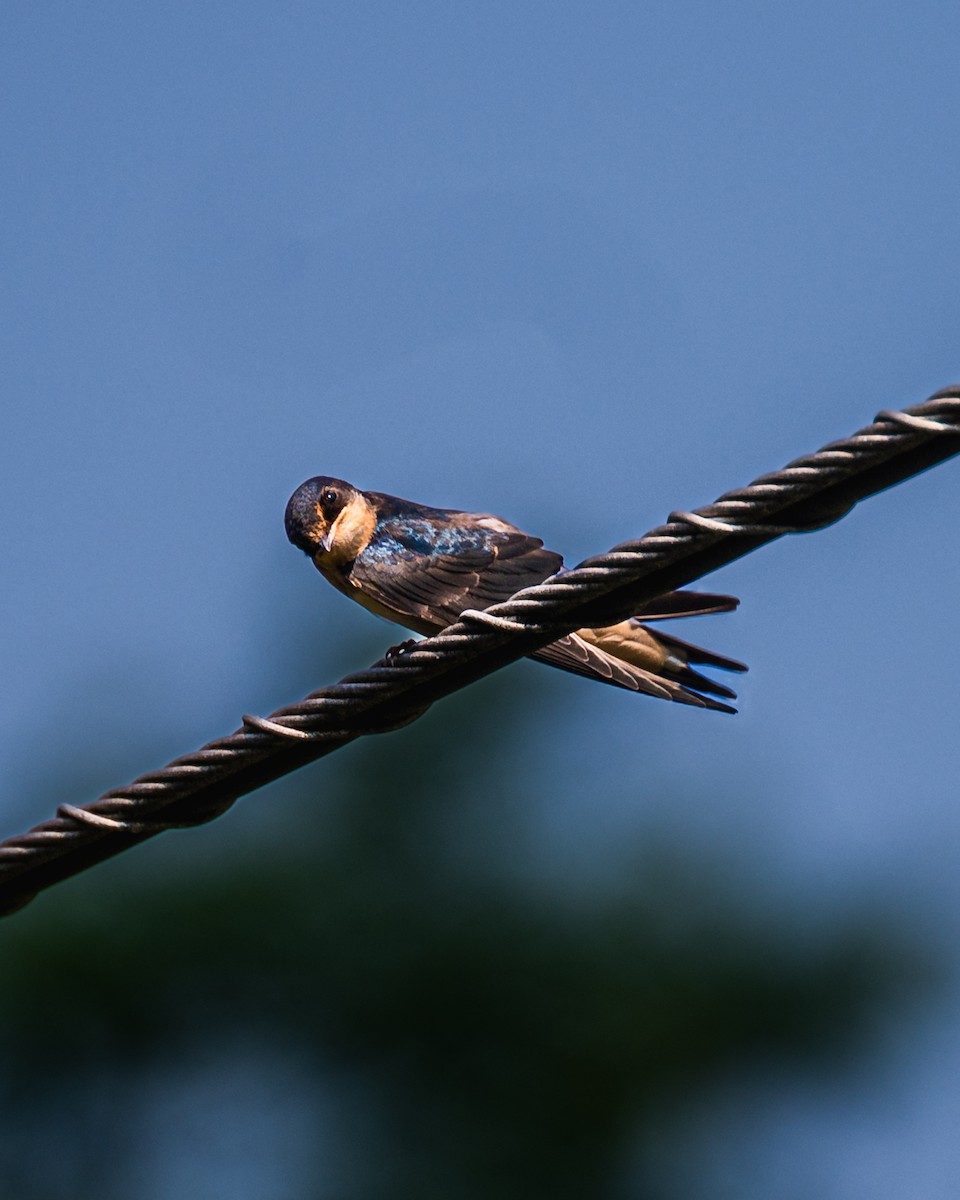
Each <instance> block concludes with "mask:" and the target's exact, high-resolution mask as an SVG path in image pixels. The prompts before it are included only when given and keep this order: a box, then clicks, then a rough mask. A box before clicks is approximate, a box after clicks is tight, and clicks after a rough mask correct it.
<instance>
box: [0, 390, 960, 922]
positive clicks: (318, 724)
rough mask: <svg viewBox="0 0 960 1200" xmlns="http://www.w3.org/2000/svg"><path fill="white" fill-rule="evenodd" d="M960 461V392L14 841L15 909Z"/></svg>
mask: <svg viewBox="0 0 960 1200" xmlns="http://www.w3.org/2000/svg"><path fill="white" fill-rule="evenodd" d="M958 453H960V388H958V387H952V388H946V389H944V390H943V391H941V392H937V393H936V395H934V396H931V397H930V399H929V400H927V401H926V402H925V403H923V404H920V405H917V406H916V407H914V408H910V409H907V410H905V411H902V412H900V411H884V412H881V413H879V414H878V416H877V418H876V420H875V421H874V422H873V424H871V425H868V426H866V427H865V428H864V429H861V430H860V431H859V432H858V433H855V434H853V436H852V437H849V438H847V439H845V440H843V441H839V442H833V443H831V444H830V445H828V446H824V447H823V448H822V449H821V450H819V451H817V452H816V453H815V454H811V455H808V456H806V457H805V458H800V459H797V460H796V461H795V462H792V463H789V464H788V465H787V466H786V467H784V468H783V470H781V471H776V472H774V473H772V474H769V475H764V476H761V477H760V478H759V479H757V480H755V481H754V482H753V483H752V484H749V485H748V486H747V487H745V488H739V489H737V490H735V491H732V492H727V493H726V494H725V495H723V496H721V497H720V498H719V499H718V500H717V501H716V502H715V503H714V504H709V505H706V506H705V507H703V508H699V509H695V510H694V511H692V512H675V513H672V514H671V515H670V517H669V518H668V523H667V524H666V525H664V526H660V527H659V528H657V529H653V530H651V531H650V533H648V534H646V535H645V536H644V537H642V538H640V539H638V540H636V541H632V542H625V543H624V544H623V545H620V546H616V547H614V549H613V550H611V551H610V552H609V553H607V554H602V555H598V556H597V557H596V558H591V559H588V560H587V561H586V562H585V563H582V564H581V565H580V566H579V567H576V568H574V569H573V570H569V571H564V572H562V573H561V574H559V575H555V576H553V577H552V578H551V579H548V580H547V581H545V582H544V583H541V584H538V585H537V586H535V587H531V588H526V589H525V590H524V591H522V592H518V593H517V594H516V595H515V596H513V597H511V599H510V600H507V601H505V602H504V603H502V604H497V605H493V606H492V607H491V608H490V609H487V610H485V611H482V612H481V611H476V610H469V611H467V612H464V613H463V614H462V615H461V618H460V620H459V621H458V622H457V624H456V625H451V626H450V627H449V628H448V629H445V630H444V631H443V632H442V633H440V634H437V635H436V636H435V637H431V638H427V639H425V640H423V641H421V642H418V643H417V644H416V646H415V648H414V649H413V650H412V651H410V653H407V654H400V655H396V656H392V657H390V658H388V659H386V660H381V662H379V663H377V664H375V665H374V666H373V667H371V668H370V669H369V670H367V671H361V672H358V673H357V674H354V675H348V676H347V677H346V678H344V679H341V680H340V682H339V683H336V684H333V685H331V686H329V687H326V688H322V689H321V690H320V691H318V692H314V693H313V694H312V695H310V696H307V697H306V699H304V700H302V701H300V703H298V704H293V705H290V706H289V707H286V708H282V709H279V710H278V711H277V712H275V713H271V714H270V716H269V717H256V716H245V717H244V718H243V724H242V726H241V727H240V728H239V729H237V730H236V731H235V732H234V733H232V734H230V735H229V736H228V737H225V738H220V739H218V740H217V741H214V742H210V743H209V744H208V745H206V746H203V747H201V749H199V750H197V751H195V752H194V753H193V754H188V755H186V756H185V757H183V758H179V759H176V760H175V761H174V762H172V763H170V764H168V765H167V766H166V767H163V768H162V769H161V770H159V771H153V772H151V773H150V774H148V775H144V776H141V778H140V779H137V780H134V782H133V783H131V784H129V785H128V786H127V787H125V788H120V789H117V790H115V791H111V792H107V793H106V794H105V795H103V796H101V797H100V798H99V800H94V801H93V802H92V803H90V804H87V805H84V806H83V807H78V806H76V805H73V804H61V805H60V806H59V808H58V809H57V813H56V816H54V817H53V818H51V819H50V820H48V821H44V822H42V823H41V824H40V825H37V826H36V827H35V828H33V829H30V830H28V831H27V832H26V833H22V834H19V835H17V836H15V837H11V838H9V839H7V841H5V842H2V843H0V915H2V914H4V913H10V912H14V911H16V910H17V909H19V908H22V907H23V905H25V904H27V903H28V902H29V901H30V900H31V899H32V898H33V897H34V896H35V895H37V893H38V892H40V891H42V890H43V889H45V888H47V887H50V886H51V885H52V884H54V883H58V882H60V881H61V880H63V879H67V878H69V877H70V876H72V875H76V874H78V873H79V872H80V871H83V870H86V869H87V868H88V867H91V866H93V865H94V864H96V863H98V862H101V861H103V860H104V859H106V858H109V857H111V856H112V855H114V854H118V853H120V852H121V851H123V850H126V849H128V848H129V847H131V846H134V845H136V844H137V843H139V842H141V841H144V840H145V839H146V838H148V837H153V836H154V835H156V834H157V833H160V832H162V831H163V830H165V829H174V828H183V827H185V826H191V825H199V824H202V823H203V822H206V821H210V820H213V819H214V818H215V817H217V816H220V815H221V814H222V813H224V812H225V811H226V810H227V809H228V808H229V807H230V806H231V805H232V804H233V803H234V801H235V800H237V799H238V798H239V797H240V796H243V795H246V794H247V793H248V792H252V791H254V790H255V789H256V788H258V787H262V786H263V785H264V784H266V783H270V782H272V781H273V780H275V779H278V778H280V777H281V776H282V775H286V774H288V773H289V772H291V771H294V770H296V769H297V768H298V767H302V766H304V765H306V764H307V763H309V762H312V761H314V760H315V759H317V758H320V757H322V756H323V755H325V754H330V753H332V752H333V751H334V750H337V749H339V747H341V746H343V745H346V744H347V743H348V742H351V741H353V740H354V739H355V738H357V737H360V736H362V735H364V734H372V733H384V732H388V731H389V730H393V729H399V728H401V727H402V726H404V725H408V724H410V722H411V721H415V720H416V719H417V718H418V717H419V716H421V715H422V714H423V713H424V712H425V711H426V710H427V709H428V708H429V707H430V705H431V704H433V702H434V701H435V700H438V699H440V698H441V697H442V696H446V695H449V694H450V693H452V692H454V691H457V690H458V689H459V688H462V687H465V686H466V685H467V684H469V683H472V682H474V681H475V680H477V679H479V678H481V677H482V676H484V675H487V674H490V673H491V672H492V671H495V670H497V669H499V668H500V667H502V666H505V665H506V664H507V663H510V662H514V661H515V660H516V659H519V658H522V657H523V656H524V655H526V654H530V653H531V652H533V651H535V650H538V649H540V648H542V647H543V646H546V645H547V644H548V643H550V642H552V641H554V640H555V639H556V638H558V637H562V636H563V635H565V634H567V633H570V632H571V631H572V630H574V629H579V628H581V627H583V626H589V625H591V624H592V625H595V626H596V625H603V624H608V623H610V622H611V621H612V620H615V619H622V617H625V616H628V615H629V614H630V613H631V612H636V611H637V610H638V608H639V607H641V606H642V605H643V604H644V603H646V602H648V601H650V600H653V599H654V598H655V597H657V596H659V595H662V594H663V593H664V592H668V591H671V590H673V589H674V588H677V587H682V586H684V585H686V584H689V583H691V582H693V581H694V580H695V579H699V578H700V577H701V576H702V575H705V574H707V573H708V572H710V571H713V570H716V568H717V567H720V566H723V565H724V564H725V563H728V562H732V561H733V560H734V559H737V558H740V557H741V556H743V555H744V554H749V553H750V552H751V551H753V550H756V549H757V548H758V547H759V546H762V545H765V544H766V543H767V542H770V541H773V540H774V539H775V538H778V537H782V536H783V535H784V534H787V533H796V532H804V531H810V530H815V529H821V528H823V527H824V526H825V525H828V524H831V523H832V522H834V521H837V520H839V519H840V518H841V517H842V516H844V515H845V514H846V513H848V512H849V511H850V509H851V508H852V507H853V506H854V505H855V504H856V503H858V501H860V500H863V499H865V498H866V497H867V496H872V495H874V494H875V493H877V492H879V491H882V490H883V489H884V488H887V487H890V486H892V485H893V484H895V483H899V482H901V481H902V480H904V479H908V478H909V477H910V476H912V475H916V474H918V473H919V472H920V471H923V470H926V469H927V468H928V467H931V466H934V465H935V464H937V463H939V462H943V461H944V460H945V459H947V458H951V457H952V456H953V455H955V454H958Z"/></svg>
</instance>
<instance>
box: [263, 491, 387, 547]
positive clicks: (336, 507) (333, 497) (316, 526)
mask: <svg viewBox="0 0 960 1200" xmlns="http://www.w3.org/2000/svg"><path fill="white" fill-rule="evenodd" d="M376 523H377V515H376V510H375V509H374V507H373V505H372V504H371V503H370V501H369V500H368V499H367V497H366V496H365V495H364V494H363V492H361V491H360V490H359V489H358V488H355V487H354V486H353V485H352V484H349V483H345V482H344V480H342V479H332V478H331V477H330V476H328V475H317V476H315V477H314V478H313V479H308V480H307V482H306V483H301V485H300V486H299V487H298V488H297V490H296V491H295V492H294V493H293V495H292V496H291V497H290V500H289V502H288V503H287V511H286V513H285V514H284V525H285V527H286V530H287V537H288V538H289V539H290V541H291V542H293V544H294V545H295V546H296V547H297V548H298V549H300V550H302V551H303V552H304V554H306V555H308V556H309V557H310V558H312V559H313V560H314V562H315V563H316V564H317V565H318V566H320V565H321V564H322V565H324V566H340V565H342V564H344V563H348V562H352V561H353V560H354V559H355V558H356V557H357V555H358V554H359V553H360V552H361V551H362V550H363V549H364V547H365V546H366V545H367V543H368V542H369V541H370V538H371V535H372V534H373V531H374V528H375V526H376Z"/></svg>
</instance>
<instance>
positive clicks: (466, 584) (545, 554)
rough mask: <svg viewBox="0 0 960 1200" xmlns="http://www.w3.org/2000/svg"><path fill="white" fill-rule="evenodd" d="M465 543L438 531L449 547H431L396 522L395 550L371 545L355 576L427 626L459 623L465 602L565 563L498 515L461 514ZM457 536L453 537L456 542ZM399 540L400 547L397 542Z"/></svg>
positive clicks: (505, 593)
mask: <svg viewBox="0 0 960 1200" xmlns="http://www.w3.org/2000/svg"><path fill="white" fill-rule="evenodd" d="M457 527H458V529H459V530H461V531H462V537H461V539H460V540H461V541H462V543H463V544H462V545H456V544H455V543H456V541H457V537H456V536H454V537H451V536H450V534H449V531H447V530H445V531H444V536H443V537H442V538H438V539H437V542H438V544H442V545H443V546H445V547H447V548H446V549H444V550H442V551H441V550H438V549H436V548H430V549H424V548H423V546H422V536H419V535H418V537H417V538H416V539H407V542H406V543H405V542H404V540H403V529H402V527H400V526H397V527H395V528H393V529H390V528H389V527H388V528H387V529H386V531H385V534H384V540H385V541H386V540H387V538H388V537H389V541H390V542H391V543H392V544H393V545H392V546H391V550H390V552H389V553H384V554H382V555H378V554H376V553H371V552H369V551H365V552H364V553H363V554H361V555H360V556H359V557H358V558H357V560H356V561H355V562H354V563H353V565H352V567H351V568H350V573H349V574H350V582H351V584H353V585H354V586H355V587H358V588H359V589H360V590H361V592H363V593H364V594H365V595H366V596H369V597H371V598H372V599H373V600H375V601H377V602H378V603H379V604H381V605H383V607H384V608H386V609H388V610H390V612H392V613H395V614H396V615H397V617H398V618H404V620H403V621H402V622H401V623H404V624H407V623H409V625H410V627H411V628H414V629H418V630H419V631H421V632H429V631H430V630H435V629H440V628H443V627H444V626H446V625H451V624H453V622H454V621H456V619H457V617H459V615H460V614H461V613H462V612H463V610H464V609H466V608H489V607H490V605H491V604H497V603H499V602H500V601H502V600H508V599H509V598H510V597H511V596H512V595H513V594H514V592H518V591H520V589H521V588H524V587H530V586H531V585H532V584H535V583H542V582H543V581H544V579H547V578H548V577H549V576H550V575H553V574H555V573H556V572H557V571H558V570H559V569H560V567H561V566H562V565H563V559H562V558H561V556H560V555H559V554H555V553H553V551H551V550H545V549H544V548H543V542H541V541H540V539H539V538H535V537H530V536H529V534H526V533H523V532H522V531H521V530H519V529H516V528H515V527H514V526H512V525H508V524H507V522H505V521H501V520H500V519H499V518H497V517H490V516H486V515H484V514H457ZM451 543H454V544H451ZM393 546H398V547H399V552H397V551H396V550H394V549H393Z"/></svg>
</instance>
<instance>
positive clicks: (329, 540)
mask: <svg viewBox="0 0 960 1200" xmlns="http://www.w3.org/2000/svg"><path fill="white" fill-rule="evenodd" d="M332 545H333V530H332V529H328V530H327V532H326V535H325V536H324V537H322V538H321V539H320V549H321V550H322V551H323V552H324V554H329V553H330V547H331V546H332Z"/></svg>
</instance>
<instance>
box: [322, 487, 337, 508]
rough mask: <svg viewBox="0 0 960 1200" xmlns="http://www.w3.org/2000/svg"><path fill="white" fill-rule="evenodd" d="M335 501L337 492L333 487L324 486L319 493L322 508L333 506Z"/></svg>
mask: <svg viewBox="0 0 960 1200" xmlns="http://www.w3.org/2000/svg"><path fill="white" fill-rule="evenodd" d="M336 502H337V493H336V492H335V491H334V490H333V488H326V489H325V490H324V491H323V492H321V493H320V503H321V504H322V505H323V507H324V508H333V506H334V505H335V504H336Z"/></svg>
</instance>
